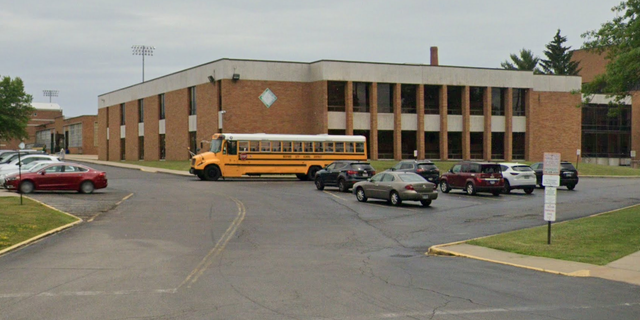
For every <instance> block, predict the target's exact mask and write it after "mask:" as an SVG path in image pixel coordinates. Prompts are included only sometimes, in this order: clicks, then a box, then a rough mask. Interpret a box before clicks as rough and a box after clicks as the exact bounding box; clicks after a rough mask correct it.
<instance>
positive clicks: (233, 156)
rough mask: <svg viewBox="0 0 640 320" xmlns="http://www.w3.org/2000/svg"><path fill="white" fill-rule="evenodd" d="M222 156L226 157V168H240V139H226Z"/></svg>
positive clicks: (234, 169)
mask: <svg viewBox="0 0 640 320" xmlns="http://www.w3.org/2000/svg"><path fill="white" fill-rule="evenodd" d="M222 156H223V157H224V158H225V160H224V161H222V162H223V163H225V164H226V167H227V168H226V170H231V171H233V172H235V171H236V170H238V162H239V161H238V141H230V140H226V141H225V143H224V146H223V147H222Z"/></svg>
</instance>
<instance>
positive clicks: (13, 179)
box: [6, 177, 18, 181]
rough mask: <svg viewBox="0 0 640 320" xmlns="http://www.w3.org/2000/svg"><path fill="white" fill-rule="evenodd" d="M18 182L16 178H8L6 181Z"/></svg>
mask: <svg viewBox="0 0 640 320" xmlns="http://www.w3.org/2000/svg"><path fill="white" fill-rule="evenodd" d="M15 180H18V177H9V178H7V180H6V181H15Z"/></svg>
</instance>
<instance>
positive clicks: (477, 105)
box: [469, 87, 484, 116]
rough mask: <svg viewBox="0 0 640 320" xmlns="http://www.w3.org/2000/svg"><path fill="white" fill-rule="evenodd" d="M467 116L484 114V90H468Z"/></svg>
mask: <svg viewBox="0 0 640 320" xmlns="http://www.w3.org/2000/svg"><path fill="white" fill-rule="evenodd" d="M469 114H471V115H474V116H481V115H483V114H484V88H481V87H471V88H470V89H469Z"/></svg>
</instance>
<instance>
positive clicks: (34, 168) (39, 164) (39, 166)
mask: <svg viewBox="0 0 640 320" xmlns="http://www.w3.org/2000/svg"><path fill="white" fill-rule="evenodd" d="M49 164H51V163H50V162H44V163H42V162H35V165H33V166H31V168H27V166H25V167H24V168H25V170H29V171H30V172H36V171H38V170H40V169H42V168H43V167H44V166H46V165H49Z"/></svg>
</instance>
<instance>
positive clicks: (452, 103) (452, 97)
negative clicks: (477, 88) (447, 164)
mask: <svg viewBox="0 0 640 320" xmlns="http://www.w3.org/2000/svg"><path fill="white" fill-rule="evenodd" d="M447 114H457V115H462V87H458V86H448V87H447ZM454 159H460V158H454Z"/></svg>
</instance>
